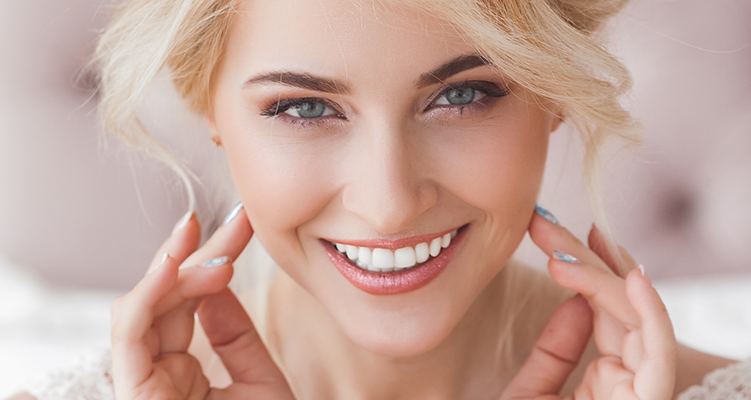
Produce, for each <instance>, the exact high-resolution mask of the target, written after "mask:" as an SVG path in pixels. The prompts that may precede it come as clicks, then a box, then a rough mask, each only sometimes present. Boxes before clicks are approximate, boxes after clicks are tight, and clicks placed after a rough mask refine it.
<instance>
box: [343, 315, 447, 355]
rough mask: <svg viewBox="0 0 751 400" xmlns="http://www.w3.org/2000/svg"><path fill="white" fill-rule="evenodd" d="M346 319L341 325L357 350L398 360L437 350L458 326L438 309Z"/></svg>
mask: <svg viewBox="0 0 751 400" xmlns="http://www.w3.org/2000/svg"><path fill="white" fill-rule="evenodd" d="M364 314H365V313H363V314H361V315H362V316H361V317H360V318H354V319H353V318H347V320H346V321H340V323H339V326H340V327H341V328H342V329H343V330H344V331H345V334H346V335H347V337H349V339H350V340H351V341H352V342H353V343H354V344H355V345H357V346H358V347H360V348H362V349H364V350H367V351H369V352H372V353H375V354H380V355H385V356H390V357H396V358H408V357H415V356H419V355H422V354H425V353H428V352H430V351H431V350H433V349H435V348H436V347H438V346H439V345H440V344H441V343H442V342H443V341H444V340H445V339H446V338H447V337H448V336H449V334H450V333H451V331H452V330H453V328H454V327H455V326H456V324H457V323H458V320H457V321H453V320H452V319H451V318H449V317H448V315H447V314H448V313H446V312H445V310H444V311H441V310H436V311H434V312H432V313H430V312H424V311H423V312H421V313H419V315H415V314H412V315H410V314H409V313H402V312H399V313H398V314H401V315H397V316H394V315H393V313H383V314H382V315H378V313H377V312H375V313H374V312H371V313H369V314H370V315H369V317H370V318H367V317H364Z"/></svg>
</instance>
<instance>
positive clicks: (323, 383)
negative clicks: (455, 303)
mask: <svg viewBox="0 0 751 400" xmlns="http://www.w3.org/2000/svg"><path fill="white" fill-rule="evenodd" d="M503 275H504V274H503V273H501V274H498V276H496V277H495V278H494V279H493V280H492V281H491V282H490V284H489V285H488V286H487V287H486V289H485V290H484V291H483V292H482V294H481V295H480V296H479V297H478V298H477V299H476V300H475V301H474V303H473V304H472V306H470V308H469V310H468V311H467V312H466V314H465V315H464V317H463V318H462V320H461V321H460V322H459V324H458V325H457V326H456V327H455V328H454V329H453V331H452V332H451V333H450V334H449V336H447V337H446V338H445V339H444V340H443V341H442V342H441V343H440V344H439V345H438V346H436V347H435V348H433V349H431V350H429V351H428V352H426V353H423V354H420V355H417V356H413V357H408V358H398V357H392V356H386V355H382V354H376V353H373V352H371V351H368V350H366V349H363V348H361V347H359V346H357V345H356V344H354V343H353V342H352V341H351V340H349V338H348V337H347V336H346V335H345V334H344V332H342V331H341V329H340V328H339V327H338V325H337V324H336V323H335V322H334V320H333V319H332V318H331V317H330V316H329V315H328V313H327V312H326V310H325V309H324V308H323V307H322V306H321V305H320V303H318V302H317V301H316V300H315V299H314V298H313V297H312V296H311V295H310V294H309V293H308V292H307V291H305V290H304V289H303V288H302V287H300V286H299V285H298V284H297V283H296V282H294V280H292V279H291V278H290V277H289V276H288V275H286V274H285V273H284V272H283V271H280V272H279V275H278V276H277V278H276V280H275V282H274V285H273V287H272V289H271V293H270V298H269V314H268V315H269V318H268V335H267V338H268V341H269V347H270V349H271V351H272V353H274V354H275V356H276V359H277V362H279V363H280V367H281V368H282V370H284V371H285V373H286V374H287V376H288V379H290V381H291V382H290V383H291V385H292V387H293V388H294V389H295V394H296V395H297V396H298V398H299V399H313V398H329V399H376V398H378V399H381V398H389V399H401V398H404V399H413V398H431V399H444V398H445V399H457V398H472V399H481V398H498V397H500V394H501V391H502V389H503V387H505V386H506V384H507V383H508V380H509V379H510V376H511V371H509V369H508V368H506V367H505V366H504V365H503V363H502V362H500V360H501V357H500V354H499V352H500V350H501V349H500V347H499V343H501V342H500V340H501V339H502V337H503V335H504V333H503V332H502V330H503V328H504V326H505V324H504V323H503V320H502V319H503V316H502V315H503V314H504V313H503V312H500V310H502V307H501V305H502V296H503V293H504V290H503V289H504V288H503V283H502V281H503V278H502V276H503ZM489 310H498V312H488V311H489Z"/></svg>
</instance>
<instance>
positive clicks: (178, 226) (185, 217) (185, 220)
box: [172, 210, 195, 235]
mask: <svg viewBox="0 0 751 400" xmlns="http://www.w3.org/2000/svg"><path fill="white" fill-rule="evenodd" d="M194 214H195V212H194V211H192V210H191V211H188V212H186V213H185V215H183V216H182V217H180V219H179V220H178V221H177V223H176V224H175V227H174V228H172V234H173V235H174V234H175V232H177V231H179V230H180V229H183V228H184V227H185V225H187V224H188V221H190V219H191V218H192V217H193V215H194Z"/></svg>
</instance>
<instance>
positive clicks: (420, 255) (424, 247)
mask: <svg viewBox="0 0 751 400" xmlns="http://www.w3.org/2000/svg"><path fill="white" fill-rule="evenodd" d="M415 257H416V258H417V262H418V263H424V262H425V261H427V260H428V258H429V257H430V246H428V244H427V243H420V244H418V245H417V246H415Z"/></svg>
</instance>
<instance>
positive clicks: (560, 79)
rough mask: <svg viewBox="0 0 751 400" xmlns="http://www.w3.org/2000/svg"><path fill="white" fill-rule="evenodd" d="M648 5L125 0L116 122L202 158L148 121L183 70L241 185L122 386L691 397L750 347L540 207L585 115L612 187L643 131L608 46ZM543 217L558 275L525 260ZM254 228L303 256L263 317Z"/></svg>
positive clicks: (104, 54)
mask: <svg viewBox="0 0 751 400" xmlns="http://www.w3.org/2000/svg"><path fill="white" fill-rule="evenodd" d="M623 3H624V2H618V1H587V2H583V1H574V0H571V1H557V2H554V1H547V2H546V1H542V0H539V1H518V2H493V1H486V2H477V3H471V2H465V1H448V0H446V1H435V0H433V1H425V2H420V1H410V2H398V1H393V2H378V3H376V2H358V1H352V0H320V1H316V2H305V1H294V0H289V1H279V0H273V1H272V0H261V1H250V0H238V1H235V2H231V1H208V0H203V1H202V0H181V1H174V0H173V1H164V2H161V1H153V0H148V1H147V0H141V1H130V2H126V3H125V4H124V5H123V6H122V8H121V9H120V10H119V13H118V14H117V15H116V17H115V18H114V19H113V21H112V24H111V26H110V28H109V29H108V30H107V32H105V34H104V35H103V37H102V40H101V42H100V45H99V48H98V57H99V59H98V61H99V66H100V69H101V82H102V92H101V95H102V98H101V111H102V114H103V116H104V121H105V123H106V125H107V127H108V129H109V130H110V131H112V132H114V133H116V134H118V135H120V136H121V137H123V138H124V139H125V140H126V141H129V142H130V143H133V144H135V145H138V146H140V147H142V148H145V149H147V150H148V151H150V152H151V153H152V154H154V155H155V156H156V157H158V158H160V159H162V160H163V161H165V162H167V163H168V164H170V165H173V166H175V167H176V169H177V170H178V171H181V170H180V169H179V168H178V166H177V163H176V162H175V161H173V160H172V159H171V158H170V156H169V154H168V152H167V151H166V150H164V149H163V148H161V147H160V146H159V145H158V144H157V143H155V142H154V141H153V139H151V138H150V137H149V136H148V135H146V134H145V133H144V132H143V131H141V130H140V126H139V124H138V121H137V119H136V118H135V115H136V114H135V112H136V109H137V107H138V104H139V102H140V99H142V98H143V95H144V93H145V91H146V89H147V88H148V86H149V84H150V83H151V82H152V81H153V79H154V77H155V76H156V75H157V73H158V72H159V71H160V70H161V69H162V68H163V66H165V65H166V66H167V67H169V69H170V70H171V72H172V76H173V81H174V83H175V86H176V88H177V89H178V91H179V92H180V94H181V95H182V96H183V97H184V98H185V99H186V101H187V102H188V104H189V105H190V106H191V108H192V109H193V111H195V112H196V113H199V114H201V115H203V116H204V117H205V119H206V121H207V123H208V125H209V127H210V128H211V131H212V132H213V134H214V137H213V140H214V142H215V143H217V144H218V145H221V146H222V147H223V148H224V149H225V151H226V152H227V156H228V160H229V163H230V169H231V171H232V174H233V179H234V183H235V188H236V190H237V193H238V195H239V198H240V199H241V200H242V203H240V204H239V205H238V206H237V207H235V208H234V209H233V211H232V212H231V213H230V214H229V215H228V217H227V219H226V220H225V224H224V225H223V226H221V227H220V228H219V229H217V231H216V232H215V234H214V235H213V236H212V238H211V239H209V241H208V242H207V243H206V244H204V245H203V246H201V247H200V248H199V241H200V226H199V224H198V221H197V219H196V217H195V215H194V214H193V213H192V212H189V213H188V214H186V216H185V217H184V218H183V219H182V220H181V221H179V222H178V224H177V225H176V227H175V231H174V232H173V235H172V236H171V237H170V238H169V239H168V240H167V241H166V242H165V243H164V245H163V246H162V248H161V249H160V250H159V252H158V254H157V255H156V256H155V258H154V261H153V263H152V265H151V266H150V267H149V273H148V274H147V275H146V276H145V277H144V279H143V280H142V282H140V283H139V284H138V286H137V287H136V288H135V289H134V290H133V291H132V292H130V293H129V294H127V295H125V296H123V297H122V298H120V299H118V301H116V303H115V304H114V306H113V330H112V344H113V347H112V359H113V365H112V377H113V384H114V393H115V395H116V397H117V398H119V399H132V398H139V397H148V398H152V397H163V398H206V397H209V396H211V397H221V398H224V397H227V398H234V397H242V398H254V397H255V398H263V399H281V398H298V399H337V398H345V399H350V398H438V399H440V398H447V399H456V398H470V399H483V398H488V399H490V398H538V397H540V398H541V397H544V396H549V397H547V398H555V397H556V396H558V395H559V394H561V395H563V396H567V395H573V396H574V397H576V398H577V399H583V398H592V399H611V398H613V399H621V398H629V399H630V398H634V399H642V400H646V399H669V398H672V397H674V396H675V395H677V394H678V393H680V392H682V391H683V390H684V389H685V388H687V387H688V386H690V385H692V384H699V383H700V382H701V378H702V377H703V376H704V375H705V374H706V373H707V372H709V371H711V370H713V369H716V368H719V367H722V366H724V365H726V364H728V363H729V362H730V360H725V359H720V358H717V357H713V356H709V355H706V354H701V353H698V352H695V351H692V350H690V349H687V348H684V347H680V346H678V345H677V344H676V343H675V339H674V336H673V334H672V328H671V325H670V321H669V318H668V316H667V313H666V311H665V309H664V306H663V305H662V303H661V301H660V299H659V297H658V296H657V294H656V292H655V291H654V289H653V288H652V287H651V284H650V282H649V280H648V278H647V277H646V276H645V274H644V272H643V270H642V271H640V270H639V269H638V268H637V265H636V263H635V262H634V261H633V260H632V259H631V257H630V256H628V254H627V253H626V252H625V251H624V250H619V249H617V248H616V246H615V245H613V244H612V243H611V240H609V239H608V235H607V234H602V233H600V231H599V230H597V229H593V231H592V232H591V234H590V237H589V247H587V246H584V245H583V244H582V243H581V242H579V241H578V240H577V239H576V238H575V237H574V236H573V235H571V234H570V233H569V232H568V231H567V230H566V229H565V228H564V227H563V226H561V225H560V224H559V223H558V222H557V220H556V219H555V217H553V216H552V214H551V213H550V212H548V211H546V210H544V209H542V208H541V207H538V206H536V205H535V201H536V198H537V194H538V190H539V187H540V183H541V179H542V173H543V170H544V166H545V157H546V154H547V143H548V138H549V135H550V134H552V133H553V132H554V131H555V130H556V128H557V127H558V126H559V124H560V123H561V121H563V120H564V119H565V120H567V121H570V123H572V124H575V125H576V126H577V127H578V128H579V130H580V132H581V136H582V139H583V140H584V142H585V145H586V147H587V156H586V159H585V172H586V173H587V176H588V182H589V186H590V187H589V189H590V192H591V194H592V198H593V200H594V201H593V204H594V205H595V207H598V204H599V203H598V201H597V195H596V193H597V191H596V190H597V187H596V186H597V179H596V178H597V170H596V165H597V164H596V160H597V153H598V150H599V149H600V148H601V146H602V144H603V143H604V142H606V141H607V140H608V139H611V138H620V139H622V140H625V141H627V142H638V134H637V133H636V132H637V130H638V128H637V126H636V124H635V123H634V122H633V121H632V120H631V118H630V116H629V115H628V113H627V112H625V111H624V110H623V109H622V108H621V107H620V105H619V104H618V96H619V95H620V94H621V93H623V92H624V91H625V90H626V89H627V88H628V86H629V81H628V75H627V73H626V71H625V70H624V69H623V67H622V66H621V65H620V64H619V63H618V62H617V61H616V60H615V59H614V58H613V57H612V56H610V55H609V54H608V53H607V52H605V51H604V50H603V49H602V48H601V47H600V46H599V45H598V44H597V42H596V41H595V40H594V35H595V32H596V31H597V29H598V28H599V26H600V25H601V24H602V23H603V22H604V21H605V20H606V19H607V18H608V17H609V16H611V15H613V14H615V13H616V12H617V11H618V10H619V9H620V8H621V7H622V6H623ZM186 182H187V179H186ZM598 209H599V208H598ZM597 214H598V215H601V214H602V212H601V211H600V212H598V213H597ZM599 222H600V223H599V225H600V226H606V225H604V223H603V222H602V221H599ZM527 231H529V233H530V235H531V237H532V239H533V240H534V241H535V243H536V244H537V245H538V246H539V247H540V248H541V249H542V250H543V251H544V252H545V253H546V254H547V255H548V256H550V262H549V265H548V267H549V270H550V273H551V276H552V278H553V279H554V280H555V282H553V281H552V280H550V278H548V277H547V276H543V275H539V274H536V273H534V272H533V271H532V270H530V269H528V268H526V267H524V266H521V265H517V264H516V263H514V262H513V261H511V260H510V257H511V255H512V253H513V252H514V250H515V249H516V247H517V246H518V244H519V242H520V241H521V239H522V237H523V236H524V234H525V233H526V232H527ZM252 235H256V236H257V237H258V239H259V240H260V242H261V243H262V244H263V246H264V248H265V250H266V251H268V253H269V255H271V257H272V258H273V260H274V262H275V263H276V264H278V266H279V267H280V269H279V271H278V272H277V274H276V275H275V277H274V279H273V282H272V283H271V284H270V287H269V288H268V295H267V296H265V297H266V298H267V302H266V303H265V304H264V305H263V306H262V307H261V308H262V312H261V313H258V314H256V315H254V317H255V318H254V319H255V322H256V323H257V324H258V325H259V327H262V328H261V329H259V330H258V331H256V329H255V328H254V325H253V323H252V322H251V319H250V318H249V316H248V313H247V312H246V311H245V310H244V309H243V307H242V305H241V303H240V302H239V301H238V299H237V298H236V297H235V295H234V294H233V293H232V292H231V291H230V290H229V289H227V284H228V283H229V280H230V278H231V277H232V275H233V268H234V267H237V268H238V269H239V270H241V269H254V268H260V267H261V266H259V265H257V264H256V265H253V264H250V265H244V264H246V263H245V262H243V260H237V262H235V263H234V266H233V260H235V259H237V258H238V257H239V256H240V253H241V252H242V250H243V248H245V246H246V244H247V242H248V241H249V240H250V238H251V236H252ZM241 264H243V265H242V266H241ZM572 292H579V293H581V296H575V297H572V298H570V299H568V300H566V299H567V298H569V297H571V293H572ZM241 297H242V296H241ZM247 306H248V307H249V308H250V307H253V305H252V304H248V305H247ZM196 312H197V314H198V317H199V320H200V326H201V327H202V328H203V331H205V337H206V339H208V340H205V339H204V340H203V341H202V340H201V338H202V337H203V336H202V335H203V334H202V333H200V332H199V333H198V334H196V335H195V339H196V340H193V339H194V328H195V327H198V325H199V324H194V317H193V316H194V313H196ZM194 325H195V326H194ZM592 333H594V344H593V346H591V347H590V349H589V350H587V349H586V347H587V343H588V341H589V337H590V335H591V334H592ZM261 338H263V341H261ZM191 340H193V348H192V349H191V352H188V347H189V345H190V344H191ZM211 348H213V353H212V352H211V350H210V349H211ZM214 354H216V356H214ZM215 357H218V359H219V360H220V361H221V363H217V362H215V360H216V359H217V358H215ZM217 387H223V388H224V389H216V388H217ZM550 396H552V397H550ZM38 397H40V396H38Z"/></svg>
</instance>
